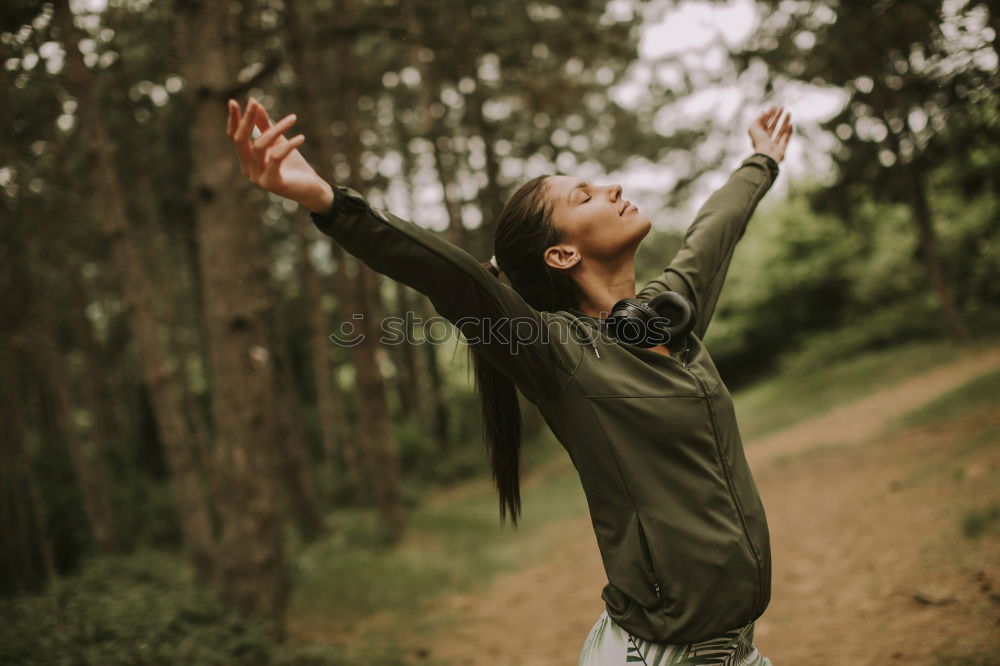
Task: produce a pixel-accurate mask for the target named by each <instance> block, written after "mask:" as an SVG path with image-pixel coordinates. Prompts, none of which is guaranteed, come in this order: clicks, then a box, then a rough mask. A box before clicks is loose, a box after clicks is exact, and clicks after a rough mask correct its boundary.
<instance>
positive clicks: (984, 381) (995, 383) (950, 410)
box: [898, 370, 1000, 428]
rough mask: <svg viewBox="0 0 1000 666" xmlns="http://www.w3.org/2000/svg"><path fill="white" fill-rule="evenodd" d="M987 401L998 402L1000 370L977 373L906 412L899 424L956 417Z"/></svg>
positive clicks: (911, 425) (910, 425) (907, 425)
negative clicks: (924, 403)
mask: <svg viewBox="0 0 1000 666" xmlns="http://www.w3.org/2000/svg"><path fill="white" fill-rule="evenodd" d="M987 405H993V406H1000V370H994V371H993V372H988V373H986V374H983V375H980V376H979V377H976V378H975V379H973V380H972V381H970V382H968V383H966V384H964V385H962V386H960V387H959V388H957V389H954V390H952V391H949V392H948V393H945V394H944V395H941V396H939V397H937V398H936V399H934V400H932V401H931V402H929V403H927V404H926V405H923V406H922V407H920V408H919V409H916V410H914V411H912V412H909V413H907V414H905V415H904V416H903V417H902V419H901V420H900V422H899V424H898V425H899V426H901V427H904V428H917V427H921V426H926V425H928V424H930V423H938V422H941V421H946V420H949V419H953V418H958V417H960V416H963V415H965V414H967V413H968V412H970V411H972V410H976V409H979V408H981V407H985V406H987Z"/></svg>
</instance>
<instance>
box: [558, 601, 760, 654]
mask: <svg viewBox="0 0 1000 666" xmlns="http://www.w3.org/2000/svg"><path fill="white" fill-rule="evenodd" d="M695 664H699V665H704V664H712V665H713V666H772V664H771V660H770V659H768V658H767V657H764V656H762V655H761V654H760V653H759V652H758V651H757V648H756V647H754V644H753V622H751V623H750V624H748V625H746V626H743V627H740V628H738V629H732V630H730V631H727V632H726V633H724V634H722V635H721V636H719V637H718V638H710V639H708V640H704V641H699V642H697V643H687V644H679V643H673V644H668V643H653V642H650V641H647V640H643V639H641V638H638V637H637V636H632V635H631V634H629V633H628V632H627V631H625V630H624V629H622V628H621V627H620V626H619V625H618V624H616V623H615V622H614V621H613V620H612V619H611V618H610V617H608V613H607V611H603V612H602V613H601V615H600V616H599V617H598V618H597V622H595V623H594V626H593V627H592V628H591V630H590V633H589V634H588V635H587V640H586V641H585V642H584V644H583V650H582V651H581V652H580V660H579V661H578V662H577V666H626V665H627V666H694V665H695Z"/></svg>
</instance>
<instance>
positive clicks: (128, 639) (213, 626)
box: [0, 551, 270, 666]
mask: <svg viewBox="0 0 1000 666" xmlns="http://www.w3.org/2000/svg"><path fill="white" fill-rule="evenodd" d="M269 645H270V643H269V639H268V638H267V631H266V627H265V626H263V625H261V624H256V623H251V622H248V621H246V620H242V619H240V618H238V617H237V616H236V615H235V614H234V613H233V612H232V611H229V610H227V609H226V608H225V606H224V605H223V604H222V602H221V601H220V599H219V598H218V596H217V595H216V594H215V593H214V592H211V591H209V590H206V589H204V588H201V587H199V586H198V585H197V584H196V582H195V581H194V579H193V574H192V572H191V570H190V568H189V567H188V566H187V565H186V564H185V563H184V562H183V560H182V559H180V558H178V557H176V556H173V555H168V554H165V553H158V552H153V551H144V552H139V553H136V554H134V555H130V556H127V557H115V558H101V559H98V560H93V561H90V562H88V563H87V564H86V565H85V566H84V567H83V568H82V569H81V571H80V572H79V574H77V575H75V576H73V577H72V578H68V579H65V580H60V581H59V582H57V583H56V584H55V585H54V586H53V587H52V588H51V589H49V590H48V591H46V592H45V593H43V594H40V595H37V596H30V597H19V598H14V599H7V600H3V601H0V663H5V664H15V663H16V664H24V665H31V664H46V665H50V664H80V663H86V664H102V665H108V666H113V665H115V664H154V663H155V664H176V663H185V664H220V665H222V664H233V663H240V664H265V663H267V654H268V649H269Z"/></svg>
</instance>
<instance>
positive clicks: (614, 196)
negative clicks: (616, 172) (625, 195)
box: [611, 185, 622, 201]
mask: <svg viewBox="0 0 1000 666" xmlns="http://www.w3.org/2000/svg"><path fill="white" fill-rule="evenodd" d="M621 196H622V186H621V185H612V186H611V200H612V201H618V200H619V199H620V198H621Z"/></svg>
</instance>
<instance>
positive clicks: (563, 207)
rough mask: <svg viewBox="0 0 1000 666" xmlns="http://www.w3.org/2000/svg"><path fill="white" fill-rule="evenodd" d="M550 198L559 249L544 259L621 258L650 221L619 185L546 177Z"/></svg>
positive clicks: (572, 262)
mask: <svg viewBox="0 0 1000 666" xmlns="http://www.w3.org/2000/svg"><path fill="white" fill-rule="evenodd" d="M546 184H547V185H548V196H549V198H550V200H551V201H552V205H553V209H552V222H553V224H555V225H556V227H558V228H559V230H560V231H562V234H563V241H562V243H560V244H559V245H558V246H554V247H557V248H560V252H558V253H553V252H551V251H550V252H549V253H547V254H546V258H547V259H550V261H551V260H555V261H557V262H559V261H565V264H564V266H569V265H572V264H574V263H575V259H574V255H573V253H571V252H570V250H575V254H576V255H579V256H580V257H582V258H583V260H584V261H586V259H588V258H592V259H597V260H599V261H601V260H604V261H607V260H610V261H614V260H615V259H620V258H621V257H622V255H623V253H624V252H632V253H634V252H635V249H636V247H638V245H639V241H641V240H642V239H643V238H644V237H645V236H646V234H647V233H649V229H650V227H652V223H651V222H650V221H649V218H647V217H646V216H645V215H643V214H642V213H641V212H640V211H639V209H638V208H636V207H635V206H634V205H632V204H631V202H630V201H628V200H627V199H624V198H622V188H621V185H594V184H592V183H590V182H588V181H585V180H582V179H580V178H575V177H573V176H561V175H560V176H549V177H548V179H547V180H546Z"/></svg>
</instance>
